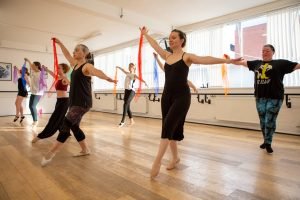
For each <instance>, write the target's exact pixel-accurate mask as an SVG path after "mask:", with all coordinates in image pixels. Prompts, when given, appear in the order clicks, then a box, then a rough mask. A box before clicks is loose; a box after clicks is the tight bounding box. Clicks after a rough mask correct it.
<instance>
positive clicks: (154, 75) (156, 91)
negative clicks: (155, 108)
mask: <svg viewBox="0 0 300 200" xmlns="http://www.w3.org/2000/svg"><path fill="white" fill-rule="evenodd" d="M153 67H154V70H153V82H154V92H155V94H156V95H157V94H158V92H159V81H158V69H157V61H156V59H155V57H154V60H153Z"/></svg>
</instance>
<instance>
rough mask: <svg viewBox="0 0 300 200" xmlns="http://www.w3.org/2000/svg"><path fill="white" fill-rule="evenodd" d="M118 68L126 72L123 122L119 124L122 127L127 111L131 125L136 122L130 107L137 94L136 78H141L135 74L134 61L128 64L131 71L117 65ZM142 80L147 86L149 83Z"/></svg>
mask: <svg viewBox="0 0 300 200" xmlns="http://www.w3.org/2000/svg"><path fill="white" fill-rule="evenodd" d="M117 68H118V69H120V70H121V71H122V72H124V73H125V74H126V78H125V84H124V88H125V91H124V105H123V116H122V119H121V122H120V124H119V128H121V127H123V126H124V125H125V116H126V113H128V117H129V119H130V125H133V124H134V120H133V118H132V113H131V109H130V103H131V101H132V99H133V97H134V95H135V89H134V86H133V84H134V82H135V80H136V79H140V78H139V77H138V76H137V75H136V74H135V70H136V68H135V65H134V64H133V63H130V64H129V66H128V70H129V71H126V70H125V69H123V68H121V67H117ZM141 81H142V82H143V83H145V85H146V86H147V83H146V82H145V81H144V80H141Z"/></svg>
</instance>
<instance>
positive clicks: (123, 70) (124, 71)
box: [116, 66, 129, 74]
mask: <svg viewBox="0 0 300 200" xmlns="http://www.w3.org/2000/svg"><path fill="white" fill-rule="evenodd" d="M116 68H118V69H120V70H121V71H122V72H123V73H125V74H128V73H129V72H128V71H126V70H125V69H123V68H122V67H119V66H116Z"/></svg>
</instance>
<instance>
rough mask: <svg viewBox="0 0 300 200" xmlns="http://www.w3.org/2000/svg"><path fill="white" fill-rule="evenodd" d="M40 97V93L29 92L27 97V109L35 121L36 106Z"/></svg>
mask: <svg viewBox="0 0 300 200" xmlns="http://www.w3.org/2000/svg"><path fill="white" fill-rule="evenodd" d="M41 98H42V96H41V95H35V94H31V95H30V99H29V109H30V113H31V116H32V119H33V121H37V110H36V106H37V104H38V103H39V101H40V99H41Z"/></svg>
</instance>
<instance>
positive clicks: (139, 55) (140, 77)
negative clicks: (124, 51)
mask: <svg viewBox="0 0 300 200" xmlns="http://www.w3.org/2000/svg"><path fill="white" fill-rule="evenodd" d="M143 39H144V38H143V34H142V33H141V36H140V42H139V51H138V70H139V75H138V76H139V79H140V80H139V88H138V90H137V92H136V96H135V100H136V101H137V99H138V97H139V96H140V94H141V91H142V80H143V77H142V47H143Z"/></svg>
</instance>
